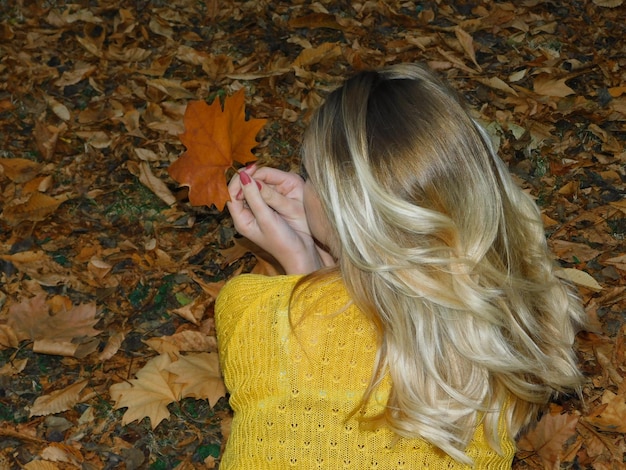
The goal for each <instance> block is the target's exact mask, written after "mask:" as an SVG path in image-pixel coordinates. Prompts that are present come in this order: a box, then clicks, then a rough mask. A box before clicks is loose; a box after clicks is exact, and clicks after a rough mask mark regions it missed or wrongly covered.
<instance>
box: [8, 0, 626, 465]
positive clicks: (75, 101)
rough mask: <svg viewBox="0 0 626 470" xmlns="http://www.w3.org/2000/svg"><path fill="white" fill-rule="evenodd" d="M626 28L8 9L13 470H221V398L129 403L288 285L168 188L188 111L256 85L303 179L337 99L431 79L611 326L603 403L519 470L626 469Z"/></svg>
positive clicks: (527, 445)
mask: <svg viewBox="0 0 626 470" xmlns="http://www.w3.org/2000/svg"><path fill="white" fill-rule="evenodd" d="M625 19H626V7H625V6H624V5H623V0H593V1H592V0H572V1H569V2H558V1H551V0H545V1H544V0H523V1H509V2H507V1H495V0H456V1H445V0H431V1H428V0H426V1H411V0H406V1H403V0H387V1H383V0H363V1H360V2H348V1H345V0H342V1H328V0H320V1H319V2H311V1H309V0H298V1H293V2H287V1H270V0H250V1H225V2H220V1H217V0H205V1H197V0H168V1H162V0H155V1H146V0H142V1H128V0H106V1H102V2H96V1H80V0H79V1H75V2H65V1H63V0H58V1H43V0H39V1H33V2H31V1H26V0H18V1H12V0H0V211H1V214H0V421H1V422H2V424H1V426H0V469H4V468H7V469H13V468H26V469H30V470H32V469H54V468H84V469H96V468H98V469H99V468H110V469H112V468H126V469H137V468H150V469H169V468H178V469H188V468H218V467H219V458H220V455H221V448H222V446H223V443H224V441H225V437H226V436H227V434H228V424H229V420H230V410H229V408H228V402H227V398H226V397H222V398H219V397H220V395H221V394H223V393H221V394H220V392H219V391H217V392H216V391H215V390H213V391H211V392H204V391H203V392H202V393H200V392H197V393H196V394H195V395H194V393H192V392H189V393H188V394H187V395H184V394H183V395H181V394H179V395H177V396H174V397H173V398H170V399H169V401H168V399H166V398H163V397H158V398H157V400H161V401H160V402H159V403H160V405H159V408H158V409H159V410H161V411H162V410H163V409H164V408H165V410H166V411H165V413H166V414H167V413H169V417H167V419H165V420H163V421H161V422H160V423H158V425H157V426H156V427H155V425H156V424H157V423H156V421H157V420H155V419H154V416H155V415H154V414H151V413H150V411H145V412H144V411H142V410H136V409H135V408H133V406H134V404H133V402H132V401H126V402H121V401H119V400H120V398H119V395H118V396H117V399H114V398H115V397H113V396H112V395H113V394H112V392H111V390H112V389H111V387H112V386H114V385H115V384H119V383H126V384H129V385H128V386H129V387H130V384H134V386H135V388H138V387H139V383H140V382H139V379H136V377H138V376H137V373H138V372H139V373H140V376H141V375H142V374H141V371H144V374H143V375H144V376H145V375H148V373H147V372H146V371H147V370H148V368H147V365H148V364H152V365H154V364H155V362H151V361H153V359H154V358H160V357H163V356H165V355H167V354H170V355H171V357H175V358H177V359H178V358H181V359H180V361H179V362H180V363H182V358H191V357H212V358H214V356H215V350H216V349H215V337H214V329H213V324H212V302H213V300H214V298H215V294H216V292H217V291H218V289H219V287H220V286H221V285H222V283H223V282H224V280H226V279H228V278H230V277H232V276H233V275H235V274H236V273H239V272H247V271H250V270H252V269H257V270H259V271H262V272H263V271H264V272H267V271H268V267H267V266H266V265H265V264H263V262H262V260H257V257H256V256H255V254H254V253H250V252H246V248H245V246H243V245H241V244H238V245H234V240H235V231H234V229H233V226H232V221H231V219H230V217H229V215H228V212H227V211H223V212H220V211H218V210H216V209H215V208H209V207H192V206H191V205H190V204H189V202H188V200H187V198H186V190H185V189H184V188H179V187H178V185H177V184H176V182H175V181H173V180H172V179H171V178H170V176H169V175H168V172H167V168H168V167H169V165H170V164H171V163H172V162H173V161H175V160H176V159H177V158H178V157H179V156H180V155H181V154H182V153H183V151H184V150H185V149H184V147H183V145H182V144H181V142H180V139H179V135H180V133H181V132H183V120H182V117H183V113H184V110H185V107H186V104H187V103H188V102H189V101H191V100H206V101H207V102H210V101H212V100H214V99H216V98H223V97H225V96H231V95H232V94H234V93H235V92H236V91H238V90H241V89H242V88H243V89H244V90H245V96H246V110H247V112H248V113H249V115H250V116H252V117H254V118H263V119H267V120H268V123H267V124H266V126H265V128H264V129H263V130H262V131H261V133H260V134H259V145H258V147H257V148H256V150H255V154H256V155H257V156H258V158H259V160H260V162H262V164H265V165H271V166H275V167H278V168H282V169H285V170H289V169H297V167H298V148H299V142H300V137H301V134H302V131H303V128H304V126H305V125H306V122H307V119H308V117H309V115H310V111H311V110H312V109H314V108H315V107H316V106H317V105H318V104H319V103H320V102H321V100H322V99H323V97H324V95H325V93H326V92H327V91H328V90H330V89H332V88H333V87H335V86H337V85H338V84H339V83H340V82H341V81H342V80H343V79H344V78H346V77H348V76H349V75H350V74H351V73H353V72H354V71H355V70H360V69H364V68H377V67H381V66H384V65H387V64H393V63H398V62H415V61H423V62H426V63H428V64H429V65H430V66H431V67H432V68H434V69H436V70H437V71H438V72H439V73H441V74H442V75H443V76H445V77H446V78H447V79H448V80H449V81H450V82H451V83H452V85H453V86H454V87H456V88H457V89H458V90H459V91H460V93H461V94H462V95H463V96H464V97H465V98H466V99H467V101H468V102H469V104H470V105H471V107H472V109H473V112H474V114H475V117H476V118H477V119H478V120H480V121H481V122H482V123H483V124H484V125H485V127H486V128H487V130H488V131H489V133H490V135H491V136H492V138H493V140H494V142H495V143H496V145H497V146H498V147H499V152H500V154H501V156H502V158H503V159H504V160H505V161H506V162H507V164H508V166H509V168H510V169H511V172H512V173H513V175H514V177H515V179H516V181H517V182H518V183H519V184H520V185H521V186H522V187H523V188H524V189H525V190H527V191H528V192H529V193H530V194H532V195H533V196H534V197H535V198H536V200H537V203H538V204H539V206H540V207H541V209H542V213H543V215H544V222H545V225H546V234H547V237H548V241H549V244H550V246H551V248H552V249H553V251H554V253H555V257H556V259H557V262H558V263H559V264H560V265H561V267H563V268H568V270H567V271H563V272H564V273H567V276H570V277H572V273H574V274H577V275H578V276H577V277H576V278H575V279H574V280H575V282H576V283H577V284H578V286H579V288H580V293H581V296H582V299H583V301H584V304H585V307H586V310H587V312H588V315H589V317H590V319H591V320H592V325H593V328H592V329H593V330H594V331H590V332H583V333H581V334H580V335H579V337H578V350H579V353H580V363H581V367H582V369H583V370H584V372H585V373H586V374H587V377H588V380H587V383H586V384H585V387H584V390H583V395H584V400H579V399H577V398H576V397H565V398H563V399H561V400H560V401H559V402H558V403H554V404H553V405H552V406H551V408H550V410H549V412H547V413H546V414H545V415H544V417H543V418H542V420H541V421H540V422H539V424H538V425H537V427H536V428H535V429H534V430H533V431H531V432H530V433H528V434H527V435H525V436H523V437H522V438H521V439H520V441H519V451H518V454H517V456H516V460H515V463H514V468H516V469H540V468H572V469H580V468H592V469H613V468H624V466H625V465H626V463H625V460H624V459H625V452H626V443H625V442H624V432H626V424H625V423H626V380H624V377H625V373H626V344H625V341H624V337H625V333H626V323H625V321H624V320H625V318H624V317H625V315H626V313H625V312H626V282H625V276H626V241H625V235H626V199H625V198H624V194H625V193H626V170H625V167H626V150H625V142H626V42H625V41H624V38H625V37H626V21H625ZM233 246H234V248H233ZM202 354H204V355H205V356H202ZM168 367H169V366H168ZM168 370H170V372H164V369H162V368H161V369H158V371H157V376H158V377H160V378H163V377H166V376H167V377H171V374H174V375H176V374H175V373H174V372H171V371H172V370H174V369H168ZM179 373H180V371H179ZM203 373H206V374H210V372H206V371H204V372H203ZM159 374H160V375H159ZM167 374H170V375H167ZM179 376H180V375H179ZM166 385H167V384H166ZM170 385H171V384H170ZM172 387H173V386H172ZM218 388H219V387H218ZM172 389H174V387H173V388H172ZM118 390H119V389H118ZM133 390H135V389H133ZM198 397H205V398H198ZM207 398H208V399H207ZM129 400H130V399H129ZM122 403H127V404H129V405H128V406H127V407H125V406H121V404H122ZM155 406H156V405H155ZM131 409H132V410H134V411H135V414H134V415H133V414H130V415H129V414H128V412H129V410H131ZM142 413H143V414H142ZM144 416H150V417H149V418H144ZM161 417H164V416H161Z"/></svg>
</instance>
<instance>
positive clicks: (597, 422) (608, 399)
mask: <svg viewBox="0 0 626 470" xmlns="http://www.w3.org/2000/svg"><path fill="white" fill-rule="evenodd" d="M602 404H604V405H606V406H604V407H601V408H600V409H601V411H600V412H599V413H597V414H595V415H593V416H590V417H587V418H585V421H586V422H588V423H589V424H591V425H592V426H594V427H595V428H597V429H599V430H601V431H605V432H618V433H626V394H625V393H622V394H620V395H617V394H615V393H613V392H611V391H610V390H606V391H605V392H604V393H603V394H602Z"/></svg>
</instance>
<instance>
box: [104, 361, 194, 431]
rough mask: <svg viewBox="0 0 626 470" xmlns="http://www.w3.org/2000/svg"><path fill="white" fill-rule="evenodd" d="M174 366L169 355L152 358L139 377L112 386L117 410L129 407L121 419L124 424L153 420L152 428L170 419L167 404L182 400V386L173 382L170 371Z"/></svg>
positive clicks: (110, 390) (151, 422)
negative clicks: (145, 419)
mask: <svg viewBox="0 0 626 470" xmlns="http://www.w3.org/2000/svg"><path fill="white" fill-rule="evenodd" d="M171 363H172V360H171V359H170V356H169V355H168V354H161V355H159V356H156V357H154V358H152V359H150V360H149V361H148V362H147V364H146V365H145V366H144V367H143V368H142V369H141V370H139V372H137V378H136V379H131V380H129V381H127V382H121V383H118V384H115V385H112V386H111V388H110V389H109V393H110V394H111V398H112V399H113V400H114V401H115V409H119V408H128V409H127V410H126V412H125V413H124V416H123V417H122V425H125V424H128V423H131V422H133V421H135V420H137V421H141V420H142V419H143V418H146V417H148V418H150V424H151V425H152V429H154V428H156V427H157V426H158V425H159V423H160V422H161V421H163V420H164V419H167V418H169V416H170V412H169V411H168V409H167V405H169V404H170V403H173V402H175V401H178V400H180V398H181V390H182V385H180V384H176V383H173V382H172V377H171V373H170V372H169V371H168V370H167V368H168V367H169V365H170V364H171Z"/></svg>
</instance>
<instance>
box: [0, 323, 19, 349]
mask: <svg viewBox="0 0 626 470" xmlns="http://www.w3.org/2000/svg"><path fill="white" fill-rule="evenodd" d="M19 344H20V339H19V338H18V336H17V333H16V332H15V330H14V329H13V328H12V327H11V326H9V325H3V324H0V349H7V348H17V347H18V346H19Z"/></svg>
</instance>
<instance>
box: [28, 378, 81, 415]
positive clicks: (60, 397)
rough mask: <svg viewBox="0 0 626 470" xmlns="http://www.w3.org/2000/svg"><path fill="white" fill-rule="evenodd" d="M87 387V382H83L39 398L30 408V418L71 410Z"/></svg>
mask: <svg viewBox="0 0 626 470" xmlns="http://www.w3.org/2000/svg"><path fill="white" fill-rule="evenodd" d="M86 385H87V380H81V381H80V382H76V383H73V384H72V385H70V386H69V387H65V388H63V389H61V390H56V391H54V392H52V393H50V394H49V395H43V396H41V397H39V398H37V399H36V400H35V403H33V406H31V408H30V416H46V415H50V414H55V413H60V412H61V411H67V410H69V409H70V408H72V407H73V406H74V405H75V404H77V403H78V402H79V399H80V392H82V391H83V388H85V386H86Z"/></svg>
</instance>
